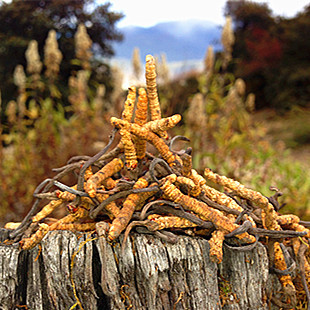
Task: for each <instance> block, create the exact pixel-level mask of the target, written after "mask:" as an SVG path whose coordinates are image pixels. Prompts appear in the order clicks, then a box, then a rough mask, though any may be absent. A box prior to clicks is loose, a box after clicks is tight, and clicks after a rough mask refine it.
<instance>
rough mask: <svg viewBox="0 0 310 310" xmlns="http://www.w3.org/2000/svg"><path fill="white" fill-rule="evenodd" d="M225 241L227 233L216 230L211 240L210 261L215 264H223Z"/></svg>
mask: <svg viewBox="0 0 310 310" xmlns="http://www.w3.org/2000/svg"><path fill="white" fill-rule="evenodd" d="M224 239H225V232H224V231H223V230H215V231H214V232H213V233H212V237H211V238H210V240H209V245H210V259H211V261H213V262H214V263H217V264H219V263H221V262H222V260H223V242H224Z"/></svg>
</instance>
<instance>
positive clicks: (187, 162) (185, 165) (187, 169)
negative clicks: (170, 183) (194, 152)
mask: <svg viewBox="0 0 310 310" xmlns="http://www.w3.org/2000/svg"><path fill="white" fill-rule="evenodd" d="M181 158H182V175H183V176H185V177H187V178H190V177H191V176H192V156H190V155H189V154H186V153H185V154H182V157H181ZM193 181H194V180H193ZM194 182H195V181H194Z"/></svg>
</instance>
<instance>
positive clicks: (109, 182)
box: [102, 177, 118, 189]
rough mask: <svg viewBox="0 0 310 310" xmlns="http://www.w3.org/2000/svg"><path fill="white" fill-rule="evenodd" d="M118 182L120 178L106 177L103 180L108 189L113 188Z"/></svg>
mask: <svg viewBox="0 0 310 310" xmlns="http://www.w3.org/2000/svg"><path fill="white" fill-rule="evenodd" d="M117 183H118V180H114V179H112V178H111V177H109V178H107V179H105V180H103V181H102V184H103V186H104V187H105V188H106V189H112V188H115V187H116V185H117Z"/></svg>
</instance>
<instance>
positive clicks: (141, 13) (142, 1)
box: [96, 0, 310, 27]
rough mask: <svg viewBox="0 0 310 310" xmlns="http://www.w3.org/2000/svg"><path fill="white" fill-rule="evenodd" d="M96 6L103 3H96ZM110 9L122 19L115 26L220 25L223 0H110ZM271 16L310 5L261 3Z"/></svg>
mask: <svg viewBox="0 0 310 310" xmlns="http://www.w3.org/2000/svg"><path fill="white" fill-rule="evenodd" d="M96 2H97V3H99V4H102V3H105V2H107V1H105V0H97V1H96ZM109 2H110V3H111V4H112V6H111V10H112V11H115V12H122V13H123V14H124V15H125V17H124V18H123V19H122V20H121V21H120V22H119V23H118V27H126V26H141V27H151V26H154V25H156V24H158V23H160V22H166V21H180V20H189V19H200V20H206V21H211V22H214V23H216V24H218V25H223V24H224V16H223V15H224V14H223V12H224V7H225V3H226V0H153V1H149V0H110V1H109ZM254 2H259V3H262V2H263V3H267V4H268V6H269V8H270V9H271V10H272V11H273V13H274V14H275V15H281V16H284V17H293V16H295V15H296V13H298V12H300V11H302V10H303V8H304V7H305V6H306V5H307V4H310V1H309V0H308V1H306V0H267V1H266V0H265V1H260V0H258V1H254Z"/></svg>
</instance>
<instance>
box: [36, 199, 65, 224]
mask: <svg viewBox="0 0 310 310" xmlns="http://www.w3.org/2000/svg"><path fill="white" fill-rule="evenodd" d="M63 203H64V201H63V200H62V199H58V200H52V201H50V202H49V203H48V204H47V205H46V206H44V207H43V209H42V210H41V211H40V212H38V213H37V214H36V215H35V216H34V217H33V218H32V222H33V223H36V222H40V221H41V220H42V219H44V218H45V217H47V216H48V215H50V214H51V213H52V212H53V211H54V210H56V209H57V208H58V207H60V206H61V205H62V204H63Z"/></svg>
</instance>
